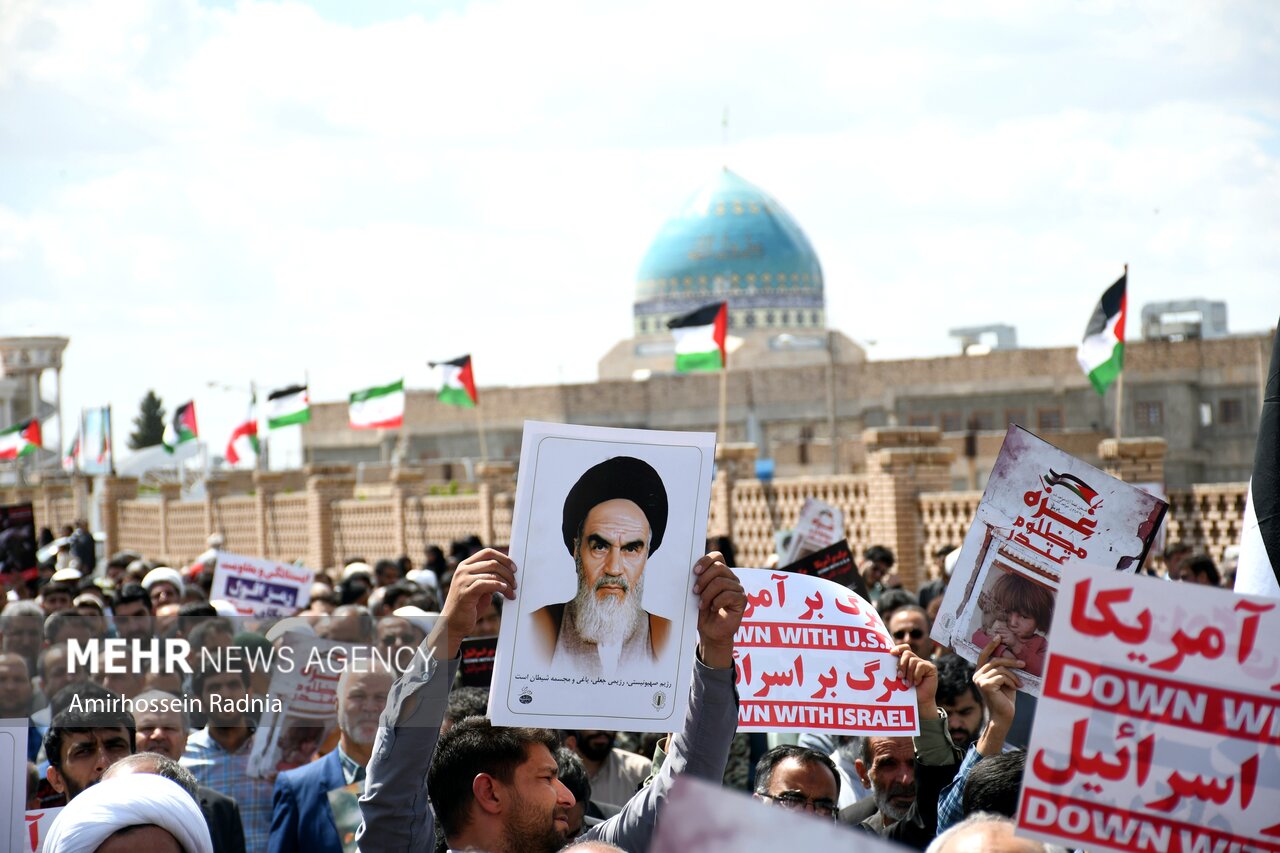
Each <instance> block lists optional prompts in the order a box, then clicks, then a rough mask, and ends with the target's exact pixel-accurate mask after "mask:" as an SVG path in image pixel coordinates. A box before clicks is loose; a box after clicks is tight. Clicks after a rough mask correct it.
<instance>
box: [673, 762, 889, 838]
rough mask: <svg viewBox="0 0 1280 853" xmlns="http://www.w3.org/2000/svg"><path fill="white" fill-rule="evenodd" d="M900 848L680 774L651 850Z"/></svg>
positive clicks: (852, 830) (871, 836)
mask: <svg viewBox="0 0 1280 853" xmlns="http://www.w3.org/2000/svg"><path fill="white" fill-rule="evenodd" d="M903 849H904V848H902V847H899V846H898V845H896V844H890V843H889V842H887V841H882V840H880V839H879V838H877V837H876V836H874V835H871V834H869V833H866V832H862V831H861V830H858V829H854V828H853V827H849V826H845V825H844V824H840V823H836V822H835V821H833V820H830V819H829V818H818V817H815V816H813V815H811V814H806V813H804V812H791V811H787V810H786V809H783V808H780V807H777V806H770V805H768V804H766V803H762V802H760V801H759V800H756V799H754V798H753V797H751V796H750V795H748V794H743V793H741V792H739V791H731V790H729V789H728V788H725V787H723V786H721V785H713V784H711V783H710V782H705V781H703V780H701V779H694V778H691V777H689V776H680V777H678V778H677V779H676V780H675V784H674V785H673V786H672V788H671V796H670V797H668V798H667V801H666V804H665V805H664V806H663V810H662V817H661V818H660V819H659V820H658V829H657V832H656V833H655V834H654V838H653V843H652V844H650V846H649V853H690V851H695V850H696V851H697V853H777V851H779V850H804V851H811V850H812V851H816V850H851V851H866V853H901V851H902V850H903Z"/></svg>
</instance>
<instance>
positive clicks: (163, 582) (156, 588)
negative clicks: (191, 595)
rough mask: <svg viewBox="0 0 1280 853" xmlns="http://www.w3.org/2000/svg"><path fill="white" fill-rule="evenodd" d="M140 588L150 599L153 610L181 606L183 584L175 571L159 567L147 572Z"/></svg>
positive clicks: (166, 567)
mask: <svg viewBox="0 0 1280 853" xmlns="http://www.w3.org/2000/svg"><path fill="white" fill-rule="evenodd" d="M142 588H143V589H145V590H146V591H147V595H148V596H150V597H151V607H152V609H155V608H157V607H160V606H161V605H164V604H181V603H182V593H183V589H184V584H183V583H182V575H180V574H178V571H177V570H176V569H171V568H169V567H168V566H160V567H159V568H156V569H152V570H151V571H149V572H147V576H146V577H145V578H143V579H142Z"/></svg>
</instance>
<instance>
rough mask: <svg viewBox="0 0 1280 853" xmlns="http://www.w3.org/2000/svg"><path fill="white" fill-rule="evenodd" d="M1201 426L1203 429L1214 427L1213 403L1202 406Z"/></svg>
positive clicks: (1202, 404)
mask: <svg viewBox="0 0 1280 853" xmlns="http://www.w3.org/2000/svg"><path fill="white" fill-rule="evenodd" d="M1200 426H1202V427H1207V426H1213V404H1212V403H1201V404H1200Z"/></svg>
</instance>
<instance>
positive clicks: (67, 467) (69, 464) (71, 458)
mask: <svg viewBox="0 0 1280 853" xmlns="http://www.w3.org/2000/svg"><path fill="white" fill-rule="evenodd" d="M78 467H80V430H79V428H77V429H76V434H75V435H74V436H73V437H72V438H71V446H70V447H68V448H67V455H66V456H63V457H62V470H63V471H74V470H76V468H78Z"/></svg>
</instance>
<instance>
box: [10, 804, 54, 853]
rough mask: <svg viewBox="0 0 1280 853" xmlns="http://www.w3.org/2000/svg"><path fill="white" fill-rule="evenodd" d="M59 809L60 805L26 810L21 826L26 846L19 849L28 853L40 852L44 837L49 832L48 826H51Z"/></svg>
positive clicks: (42, 847)
mask: <svg viewBox="0 0 1280 853" xmlns="http://www.w3.org/2000/svg"><path fill="white" fill-rule="evenodd" d="M61 811H62V807H58V808H56V809H37V810H35V811H29V812H27V816H26V822H25V823H24V824H23V827H22V832H23V837H24V840H25V841H26V846H25V847H22V848H20V849H22V850H26V851H29V853H40V851H42V850H43V849H44V837H45V836H46V835H48V834H49V827H51V826H53V821H54V818H56V817H57V816H58V813H59V812H61Z"/></svg>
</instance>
